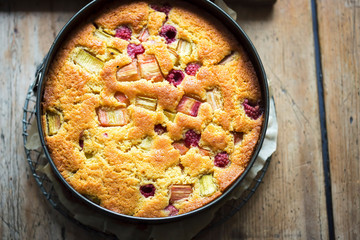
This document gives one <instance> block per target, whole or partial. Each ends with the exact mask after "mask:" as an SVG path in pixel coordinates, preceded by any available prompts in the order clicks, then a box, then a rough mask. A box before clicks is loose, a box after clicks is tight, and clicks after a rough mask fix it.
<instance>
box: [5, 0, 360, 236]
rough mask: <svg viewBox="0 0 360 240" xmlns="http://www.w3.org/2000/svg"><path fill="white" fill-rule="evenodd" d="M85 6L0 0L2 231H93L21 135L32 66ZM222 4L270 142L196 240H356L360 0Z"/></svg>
mask: <svg viewBox="0 0 360 240" xmlns="http://www.w3.org/2000/svg"><path fill="white" fill-rule="evenodd" d="M85 3H86V1H76V2H75V1H70V0H66V1H45V0H31V1H4V0H1V1H0V46H1V47H0V59H1V60H0V63H1V64H0V76H1V77H0V84H1V95H0V100H1V101H0V115H1V122H0V126H1V128H0V136H1V138H0V159H1V160H0V192H1V194H0V219H1V222H0V239H102V236H100V235H99V236H97V235H96V234H94V233H93V232H88V231H87V230H85V229H83V228H81V227H79V226H76V225H73V224H72V222H70V221H69V220H68V219H66V218H65V217H63V216H62V215H60V214H59V213H58V212H57V211H56V210H54V209H53V208H52V207H51V206H50V204H49V203H48V202H47V200H46V199H45V197H44V196H43V195H41V193H40V191H39V188H38V186H37V184H36V183H35V181H34V179H33V177H32V176H31V172H30V170H29V167H28V165H27V163H26V161H25V155H24V149H23V144H22V135H21V134H22V122H21V119H22V107H23V104H24V100H25V95H26V91H27V89H28V86H29V84H30V83H31V82H32V81H33V76H34V72H35V69H36V66H37V65H38V64H39V63H41V61H42V59H43V57H44V56H45V54H46V53H47V51H48V50H49V47H50V45H51V43H52V42H53V40H54V38H55V36H56V34H57V33H58V31H59V30H60V29H61V27H62V26H63V25H64V23H65V22H66V21H67V20H68V19H69V18H70V17H71V16H72V15H73V14H74V13H75V12H76V11H77V10H78V9H80V7H81V6H83V5H84V4H85ZM230 6H231V7H232V8H233V9H234V10H235V11H236V12H237V14H238V23H239V24H240V25H241V26H242V27H243V28H244V29H245V31H246V32H247V33H248V35H249V36H250V38H251V39H252V41H253V43H254V44H255V46H256V48H257V50H258V52H259V54H260V56H261V58H262V60H263V63H264V66H265V69H266V72H267V75H268V78H269V81H270V84H271V87H272V91H273V94H274V97H275V102H276V106H277V116H278V123H279V137H278V149H277V152H276V153H275V155H274V156H273V158H272V162H271V164H270V166H269V170H268V172H267V174H266V176H265V178H264V180H263V183H262V184H261V186H260V187H259V189H258V190H257V192H256V193H255V195H254V196H253V197H252V198H251V200H250V201H249V202H248V203H247V204H246V205H245V207H243V208H242V209H241V210H240V211H239V212H238V213H237V214H236V215H235V216H234V217H233V218H232V219H231V220H230V221H228V222H226V223H225V224H223V225H221V226H218V227H216V228H213V229H211V230H210V231H208V232H206V233H205V234H202V235H200V236H198V237H196V239H198V240H200V239H210V240H211V239H240V238H241V239H265V238H266V239H278V238H280V239H334V238H337V239H360V162H359V158H360V146H359V136H360V124H359V123H360V1H359V0H307V1H305V0H299V1H290V0H278V1H277V3H276V4H275V5H274V7H273V8H271V7H263V8H260V7H245V6H242V5H241V4H239V3H232V4H230ZM317 27H318V31H317Z"/></svg>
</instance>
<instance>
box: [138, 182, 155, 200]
mask: <svg viewBox="0 0 360 240" xmlns="http://www.w3.org/2000/svg"><path fill="white" fill-rule="evenodd" d="M140 192H141V194H142V195H144V197H146V198H147V197H152V196H154V195H155V186H154V185H152V184H146V185H144V186H141V187H140Z"/></svg>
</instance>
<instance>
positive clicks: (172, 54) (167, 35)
mask: <svg viewBox="0 0 360 240" xmlns="http://www.w3.org/2000/svg"><path fill="white" fill-rule="evenodd" d="M41 101H42V102H41V106H42V115H41V119H42V128H43V132H44V138H45V142H46V146H47V149H48V151H49V153H50V156H51V159H52V161H53V162H54V164H55V166H56V168H57V169H58V171H59V172H60V173H61V175H62V176H63V178H64V179H65V180H66V181H67V182H68V183H69V184H70V185H71V186H72V187H73V188H74V189H75V190H76V191H77V192H78V193H80V194H82V195H83V196H85V197H86V198H88V199H89V200H91V201H93V202H95V203H96V204H99V205H100V206H102V207H104V208H106V209H109V210H111V211H114V212H116V213H120V214H124V215H130V216H136V217H144V218H153V217H167V216H174V215H180V214H183V213H186V212H190V211H193V210H195V209H197V208H200V207H202V206H204V205H206V204H208V203H210V202H211V201H213V200H214V199H216V198H218V197H219V196H221V195H222V194H224V193H225V192H226V190H227V189H228V188H229V186H231V185H232V184H233V183H234V181H235V180H236V179H238V178H239V176H240V175H241V174H242V173H243V172H244V170H245V169H246V167H247V166H248V164H249V161H250V159H251V157H252V155H253V152H254V149H255V147H256V145H257V142H258V139H259V135H260V132H261V128H262V124H263V121H264V116H263V110H262V95H261V89H260V85H259V82H258V78H257V75H256V73H255V71H254V68H253V65H252V63H251V61H250V60H249V57H248V55H247V53H246V51H245V50H244V49H243V47H242V46H241V45H240V44H239V42H238V40H236V38H235V37H234V36H233V35H232V34H230V32H229V31H228V30H227V29H226V27H224V26H223V25H222V24H220V23H219V22H217V21H216V20H215V19H214V18H213V17H211V16H210V15H207V13H204V12H202V10H200V9H197V8H196V7H194V6H192V5H190V4H188V3H185V2H181V1H177V2H170V3H156V4H155V3H151V2H132V3H119V2H118V3H116V4H112V5H109V6H106V7H104V9H102V10H100V11H99V13H98V14H95V15H94V16H91V17H89V19H88V20H87V21H85V22H84V23H83V24H82V25H79V26H78V27H77V28H76V29H75V30H74V31H73V32H72V33H71V34H70V35H69V36H67V39H66V40H65V41H64V42H63V43H62V46H61V48H60V49H59V50H58V51H57V53H56V56H55V57H54V58H53V60H52V63H51V65H50V67H49V70H48V73H47V75H46V77H45V87H44V93H43V97H42V100H41Z"/></svg>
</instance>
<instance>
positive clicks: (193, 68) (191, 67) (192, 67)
mask: <svg viewBox="0 0 360 240" xmlns="http://www.w3.org/2000/svg"><path fill="white" fill-rule="evenodd" d="M200 67H201V65H200V64H199V63H189V64H188V65H187V66H186V68H185V72H186V74H187V75H191V76H195V75H196V72H197V71H198V70H199V68H200Z"/></svg>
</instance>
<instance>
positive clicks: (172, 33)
mask: <svg viewBox="0 0 360 240" xmlns="http://www.w3.org/2000/svg"><path fill="white" fill-rule="evenodd" d="M176 33H177V30H176V28H175V27H174V26H171V25H164V26H163V27H162V28H161V30H160V33H159V35H160V36H162V37H163V38H165V40H166V43H167V44H169V43H172V42H175V40H176V39H175V38H176Z"/></svg>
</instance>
